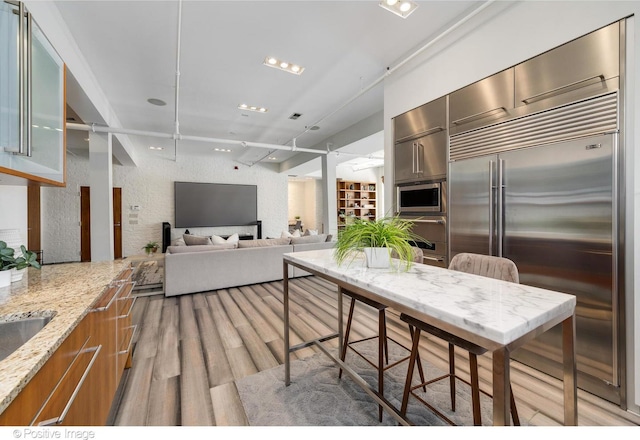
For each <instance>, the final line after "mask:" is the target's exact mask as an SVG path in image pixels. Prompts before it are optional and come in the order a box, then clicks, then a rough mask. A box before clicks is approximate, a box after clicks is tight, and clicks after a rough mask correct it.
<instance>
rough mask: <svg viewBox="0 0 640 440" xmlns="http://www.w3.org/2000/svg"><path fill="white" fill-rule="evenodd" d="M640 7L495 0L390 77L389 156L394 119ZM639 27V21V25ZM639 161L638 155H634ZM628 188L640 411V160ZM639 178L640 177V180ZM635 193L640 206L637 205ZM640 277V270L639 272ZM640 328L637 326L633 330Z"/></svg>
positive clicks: (634, 93)
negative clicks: (638, 266)
mask: <svg viewBox="0 0 640 440" xmlns="http://www.w3.org/2000/svg"><path fill="white" fill-rule="evenodd" d="M638 13H640V2H637V1H634V2H625V1H622V2H615V1H553V2H543V1H539V2H538V1H525V2H495V3H494V4H492V5H491V6H489V7H488V8H487V9H486V10H485V11H484V12H482V13H481V14H479V15H478V16H477V17H474V18H473V19H471V20H469V21H468V22H467V23H466V24H464V25H463V26H461V27H460V28H458V29H457V30H455V31H453V32H452V33H450V34H448V35H447V36H446V37H444V38H442V40H440V41H439V42H438V43H435V44H434V45H433V46H432V47H430V48H429V49H427V50H425V51H424V52H423V53H422V54H421V55H420V56H419V57H416V58H415V59H414V60H412V61H411V62H410V63H408V64H407V65H406V66H405V67H403V69H402V70H399V71H397V72H395V73H394V74H393V75H390V76H389V77H388V78H387V79H386V80H385V97H384V103H385V109H384V132H385V156H386V157H392V156H391V154H392V153H393V139H392V125H391V118H393V117H394V116H396V115H398V114H401V113H404V112H405V111H408V110H411V109H412V108H415V107H417V106H419V105H421V104H424V103H426V102H429V101H432V100H433V99H436V98H438V97H440V96H443V95H446V94H447V93H450V92H452V91H454V90H457V89H459V88H461V87H464V86H466V85H468V84H471V83H473V82H475V81H477V80H479V79H482V78H484V77H487V76H489V75H491V74H493V73H496V72H499V71H501V70H503V69H505V68H508V67H511V66H513V65H515V64H518V63H520V62H522V61H524V60H526V59H528V58H531V57H533V56H535V55H537V54H539V53H542V52H544V51H547V50H549V49H552V48H554V47H556V46H559V45H561V44H563V43H565V42H567V41H570V40H572V39H574V38H577V37H580V36H582V35H584V34H587V33H589V32H591V31H593V30H596V29H598V28H600V27H603V26H606V25H607V24H610V23H612V22H614V21H617V20H620V19H622V18H625V17H627V16H630V15H634V14H635V15H637V14H638ZM635 27H636V28H637V26H635ZM638 34H640V32H638V31H636V32H635V33H633V34H632V35H631V38H630V41H629V43H630V47H629V50H630V52H631V54H632V55H633V57H632V58H631V59H630V60H628V61H631V62H632V63H633V64H632V65H631V66H630V67H629V72H635V74H634V77H633V78H631V80H630V81H629V83H630V85H632V86H635V89H633V88H628V92H630V93H629V95H628V96H627V98H628V102H627V107H626V109H625V110H626V114H627V121H628V123H627V125H626V133H625V135H626V145H627V158H628V159H629V160H630V161H633V160H634V153H635V142H634V133H637V132H640V131H639V130H640V121H638V120H637V119H638V118H634V116H633V115H634V114H635V113H636V110H635V109H636V107H637V105H638V104H637V103H640V92H639V91H638V87H637V81H638V79H637V75H638V72H640V70H639V69H638V67H639V66H638V63H639V60H640V37H639V36H638ZM632 163H633V162H632ZM627 169H628V170H630V171H632V172H628V173H627V182H626V185H627V188H628V189H629V191H633V192H634V193H635V197H628V200H627V207H626V210H627V213H628V217H627V228H628V230H627V233H626V243H625V245H626V246H627V248H628V249H629V251H628V252H627V255H626V258H627V267H628V268H629V269H630V270H627V275H626V276H627V280H626V281H627V283H626V284H627V287H626V294H627V298H628V301H627V303H626V305H627V307H628V308H631V307H633V309H631V310H629V313H628V314H627V317H628V321H629V322H628V324H629V327H628V332H627V335H626V338H627V346H628V347H629V349H628V351H627V358H628V368H627V371H628V372H629V377H628V379H629V384H628V387H627V388H628V395H629V399H628V404H629V406H630V408H631V409H632V410H634V411H636V412H637V411H639V407H638V405H640V376H639V373H638V369H639V368H640V341H638V340H634V338H635V337H636V336H635V335H638V334H640V307H639V306H638V304H639V303H640V280H638V279H634V273H633V272H634V271H633V267H634V265H633V261H634V254H635V256H636V257H637V258H640V252H639V251H638V249H637V248H638V246H637V245H635V242H634V227H640V219H639V217H640V182H638V183H636V182H634V179H633V175H634V174H638V173H640V160H638V159H637V158H636V161H635V166H630V165H628V167H627ZM385 175H386V180H387V181H388V182H392V177H393V165H392V162H391V161H389V162H387V163H386V164H385ZM639 180H640V179H639ZM634 199H635V206H634ZM392 200H393V187H392V185H387V186H386V187H385V201H386V202H387V204H389V203H391V201H392ZM638 278H640V277H638ZM634 330H635V331H634Z"/></svg>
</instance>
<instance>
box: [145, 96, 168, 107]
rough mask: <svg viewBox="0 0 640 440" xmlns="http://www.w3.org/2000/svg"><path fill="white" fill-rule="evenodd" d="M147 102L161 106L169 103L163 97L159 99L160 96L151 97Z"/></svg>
mask: <svg viewBox="0 0 640 440" xmlns="http://www.w3.org/2000/svg"><path fill="white" fill-rule="evenodd" d="M147 102H148V103H149V104H153V105H159V106H160V107H162V106H163V105H167V103H166V102H164V101H163V100H162V99H158V98H149V99H147Z"/></svg>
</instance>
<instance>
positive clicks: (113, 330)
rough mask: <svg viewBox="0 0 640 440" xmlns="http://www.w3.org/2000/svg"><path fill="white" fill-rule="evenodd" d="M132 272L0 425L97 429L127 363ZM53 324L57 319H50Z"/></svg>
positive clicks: (103, 297) (116, 282)
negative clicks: (88, 427)
mask: <svg viewBox="0 0 640 440" xmlns="http://www.w3.org/2000/svg"><path fill="white" fill-rule="evenodd" d="M131 275H132V269H131V268H127V269H125V270H124V271H123V272H121V273H120V274H119V275H118V276H117V277H116V278H115V279H114V280H113V282H112V283H110V284H109V286H107V288H106V289H105V291H104V293H103V294H102V295H101V296H100V298H99V300H98V301H97V303H96V304H95V306H94V307H93V308H92V309H91V310H90V311H89V313H88V314H87V315H86V316H85V317H84V318H83V319H82V320H81V321H80V323H79V324H78V325H77V326H76V327H75V328H74V329H73V331H72V332H71V334H70V335H69V336H68V337H67V338H66V339H65V341H64V342H63V343H62V345H61V346H60V347H59V348H58V349H57V350H56V351H55V352H54V353H53V354H52V355H51V357H50V358H49V359H48V360H47V361H46V363H45V364H44V365H43V366H42V368H41V369H40V370H39V371H38V373H36V375H35V376H34V377H33V378H32V379H31V380H30V381H29V383H28V384H27V386H26V387H25V388H24V389H23V390H22V391H21V392H20V394H18V396H17V397H16V398H15V399H14V400H13V402H12V403H11V404H10V405H9V406H8V407H7V409H6V410H5V411H4V412H3V413H2V414H0V425H5V426H6V425H13V426H27V425H43V426H47V425H50V426H65V425H71V426H73V425H75V426H101V425H105V424H106V422H107V417H108V415H109V411H110V409H111V404H112V402H113V399H114V396H115V393H116V390H117V387H118V383H119V382H120V379H121V377H122V372H123V370H124V368H125V367H126V366H128V365H127V364H128V363H129V362H130V359H131V339H130V338H132V337H133V330H134V328H132V326H131V313H130V312H131V309H132V308H133V303H134V298H132V296H131V291H132V288H133V282H132V281H131ZM54 319H55V318H54Z"/></svg>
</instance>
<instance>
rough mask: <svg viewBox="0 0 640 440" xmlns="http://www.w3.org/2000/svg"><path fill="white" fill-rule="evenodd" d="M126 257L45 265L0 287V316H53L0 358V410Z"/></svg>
mask: <svg viewBox="0 0 640 440" xmlns="http://www.w3.org/2000/svg"><path fill="white" fill-rule="evenodd" d="M129 264H130V263H129V261H128V260H118V261H105V262H98V263H68V264H56V265H45V266H43V267H42V269H40V270H38V269H34V268H29V269H27V273H26V274H25V275H24V277H23V278H22V280H21V281H17V282H14V283H12V284H11V286H10V287H2V288H0V322H3V321H15V320H18V319H21V318H25V317H30V316H53V319H52V320H51V321H50V322H49V323H48V324H47V325H46V326H45V327H44V328H43V329H42V330H41V331H40V332H38V333H37V334H36V335H35V336H34V337H33V338H31V339H30V340H29V341H28V342H26V343H25V344H24V345H22V346H21V347H20V348H18V349H17V350H16V351H15V352H13V353H12V354H11V355H9V356H8V357H7V358H5V359H3V360H1V361H0V413H2V412H3V411H4V410H5V409H6V408H7V407H8V406H9V404H10V403H11V402H12V401H13V399H14V398H15V397H16V396H17V395H18V393H19V392H20V391H21V390H22V389H23V388H24V387H25V385H26V384H27V383H28V382H29V381H30V380H31V378H33V376H35V374H36V373H37V372H38V370H39V369H40V367H42V365H44V363H45V362H46V361H47V360H48V359H49V357H50V356H51V355H52V354H53V353H54V352H55V350H56V349H57V348H58V347H59V346H60V345H61V344H62V342H63V341H64V340H65V338H66V337H67V336H68V335H69V334H70V333H71V331H72V330H73V329H74V328H75V327H76V326H77V325H78V323H80V321H81V320H82V318H83V317H84V316H85V315H86V314H87V313H88V312H89V310H90V309H91V308H92V306H93V305H94V304H95V303H96V301H97V300H98V299H99V297H100V295H101V294H102V293H103V292H104V290H105V289H106V287H107V286H108V285H109V283H110V282H111V281H112V280H113V279H114V278H115V277H116V276H117V275H118V274H119V273H120V272H122V271H123V270H124V269H125V268H126V267H128V266H129Z"/></svg>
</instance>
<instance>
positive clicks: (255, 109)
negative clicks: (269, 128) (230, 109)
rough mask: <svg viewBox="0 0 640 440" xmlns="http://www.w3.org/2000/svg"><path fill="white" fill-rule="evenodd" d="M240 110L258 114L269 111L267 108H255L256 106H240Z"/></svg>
mask: <svg viewBox="0 0 640 440" xmlns="http://www.w3.org/2000/svg"><path fill="white" fill-rule="evenodd" d="M238 108H239V109H240V110H249V111H252V112H257V113H266V112H268V110H267V109H266V108H265V107H258V106H255V105H247V104H240V105H238Z"/></svg>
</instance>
